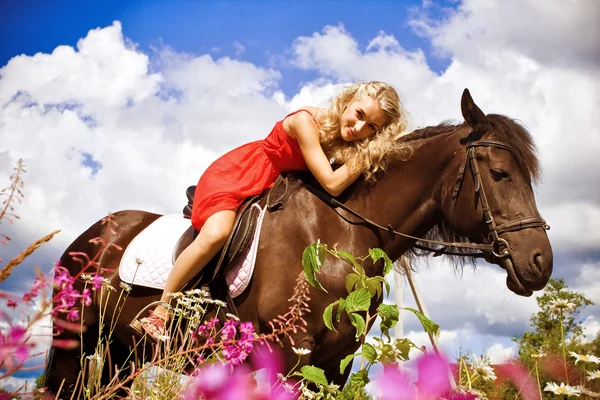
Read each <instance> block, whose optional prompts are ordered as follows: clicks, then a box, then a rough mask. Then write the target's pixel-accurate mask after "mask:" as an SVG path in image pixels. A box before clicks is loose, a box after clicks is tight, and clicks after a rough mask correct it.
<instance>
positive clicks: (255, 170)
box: [140, 82, 405, 338]
mask: <svg viewBox="0 0 600 400" xmlns="http://www.w3.org/2000/svg"><path fill="white" fill-rule="evenodd" d="M404 121H405V113H404V110H403V109H402V105H401V103H400V99H399V97H398V94H397V92H396V90H395V89H394V88H393V87H391V86H390V85H388V84H386V83H383V82H368V83H355V84H353V85H350V86H348V87H346V88H344V89H343V90H342V92H341V93H340V94H338V95H337V96H336V97H334V98H333V99H332V100H331V102H330V106H329V108H327V109H324V108H316V107H303V108H301V109H299V110H297V111H295V112H293V113H291V114H289V115H288V116H286V117H285V118H284V119H283V120H281V121H279V122H277V123H276V124H275V127H274V128H273V130H272V131H271V133H270V134H269V136H268V137H267V138H266V139H265V140H260V141H257V142H252V143H248V144H246V145H244V146H241V147H238V148H237V149H235V150H232V151H231V152H229V153H227V154H225V155H224V156H222V157H221V158H219V159H218V160H216V161H215V162H214V163H213V164H211V165H210V166H209V167H208V168H207V169H206V171H205V172H204V174H203V175H202V177H201V178H200V181H199V182H198V185H197V187H196V192H195V197H194V203H193V207H192V225H193V226H194V227H195V228H196V229H197V230H198V231H199V234H198V236H197V237H196V239H195V240H194V241H193V242H192V244H191V245H190V246H189V247H187V248H186V249H185V250H184V251H183V252H182V253H181V255H180V256H179V258H178V259H177V261H176V262H175V265H174V267H173V270H172V271H171V274H170V275H169V278H168V279H167V282H166V283H165V289H164V292H163V294H162V296H161V301H163V302H165V303H168V302H169V300H170V299H169V293H172V292H177V291H179V290H181V288H182V287H183V286H184V285H185V284H186V283H187V282H188V281H189V280H190V279H192V278H193V277H194V276H195V275H196V274H198V272H200V271H201V270H202V269H203V268H204V267H205V266H206V264H207V263H208V262H209V261H210V260H211V259H212V258H213V257H214V256H215V255H216V254H217V253H218V252H219V250H220V249H221V247H222V246H223V245H224V244H225V241H226V240H227V238H228V237H229V234H230V233H231V231H232V229H233V224H234V221H235V217H236V212H237V209H238V207H239V206H240V204H241V203H242V202H243V201H244V199H245V198H247V197H249V196H253V195H255V194H259V193H261V192H262V191H263V190H265V189H268V188H270V187H271V186H273V184H274V182H275V180H276V179H277V177H278V176H279V174H280V173H281V172H284V171H291V170H303V169H308V170H310V172H311V173H312V174H313V175H314V176H315V178H316V179H317V181H318V182H319V183H320V184H321V186H322V187H323V188H324V189H325V190H326V191H327V192H329V193H330V194H331V195H332V196H338V195H339V194H340V193H342V192H343V191H344V190H345V189H346V188H347V187H348V186H350V185H351V184H352V183H353V182H354V181H355V180H356V179H357V178H358V177H359V176H360V175H361V174H362V175H364V176H365V179H367V180H374V174H375V173H376V172H377V171H380V170H383V169H384V168H385V164H386V160H387V159H388V157H387V156H389V155H390V153H395V152H396V151H397V150H399V148H398V144H397V143H396V140H395V139H396V138H397V137H398V136H399V135H400V134H401V133H402V131H403V130H404V128H405V125H404ZM330 158H334V159H335V161H336V164H342V165H341V166H340V167H339V168H337V169H335V170H334V169H333V168H332V166H331V164H330V162H329V160H330ZM166 320H167V311H166V309H165V308H164V307H162V306H158V307H157V308H156V309H155V310H154V311H152V312H151V313H150V316H149V317H147V318H143V319H142V320H141V321H140V322H141V324H142V327H143V328H144V330H145V331H146V332H147V333H149V334H150V335H152V336H154V337H155V338H160V337H162V336H164V334H165V322H166Z"/></svg>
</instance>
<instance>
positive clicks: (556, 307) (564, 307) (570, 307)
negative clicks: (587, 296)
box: [548, 299, 577, 313]
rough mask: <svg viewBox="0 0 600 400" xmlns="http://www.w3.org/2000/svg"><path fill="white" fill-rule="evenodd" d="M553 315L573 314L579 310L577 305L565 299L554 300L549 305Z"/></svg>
mask: <svg viewBox="0 0 600 400" xmlns="http://www.w3.org/2000/svg"><path fill="white" fill-rule="evenodd" d="M548 304H549V305H550V307H551V310H552V312H553V313H559V312H562V311H567V312H573V311H575V309H576V308H577V305H576V304H575V303H569V302H568V301H567V300H565V299H552V300H550V302H549V303H548Z"/></svg>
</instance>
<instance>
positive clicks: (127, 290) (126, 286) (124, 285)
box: [119, 282, 131, 292]
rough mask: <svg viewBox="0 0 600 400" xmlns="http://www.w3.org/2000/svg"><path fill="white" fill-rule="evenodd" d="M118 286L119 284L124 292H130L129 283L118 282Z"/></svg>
mask: <svg viewBox="0 0 600 400" xmlns="http://www.w3.org/2000/svg"><path fill="white" fill-rule="evenodd" d="M119 286H121V289H123V290H124V291H126V292H131V285H129V284H127V283H125V282H121V283H119Z"/></svg>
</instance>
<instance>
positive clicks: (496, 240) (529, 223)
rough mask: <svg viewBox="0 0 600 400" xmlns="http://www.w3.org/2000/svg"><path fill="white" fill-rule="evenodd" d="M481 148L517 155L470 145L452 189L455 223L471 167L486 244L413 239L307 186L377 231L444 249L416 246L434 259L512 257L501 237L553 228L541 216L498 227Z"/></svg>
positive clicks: (500, 146)
mask: <svg viewBox="0 0 600 400" xmlns="http://www.w3.org/2000/svg"><path fill="white" fill-rule="evenodd" d="M477 147H494V148H498V149H502V150H507V151H510V152H511V153H512V154H513V156H514V152H513V151H512V149H511V148H510V147H509V146H507V145H506V144H504V143H501V142H497V141H493V140H480V141H476V142H472V143H469V144H468V145H467V153H466V157H465V160H464V162H463V163H462V166H461V167H460V168H459V170H458V175H457V178H456V183H455V185H454V189H453V190H452V204H451V208H450V219H451V220H453V216H454V209H455V208H456V202H457V199H458V195H459V193H460V190H461V188H462V183H463V181H464V179H465V172H466V168H467V164H468V165H469V166H470V167H471V168H470V170H471V175H472V177H473V182H474V184H475V193H476V194H478V195H479V203H480V204H481V209H482V210H483V218H484V220H485V223H486V224H487V226H488V231H489V232H488V236H487V238H486V240H485V241H484V243H463V242H442V241H437V240H429V239H425V238H420V237H416V236H411V235H408V234H406V233H402V232H398V231H396V230H394V229H393V228H392V226H391V225H388V226H387V228H386V227H384V226H382V225H379V224H377V223H376V222H373V221H371V220H370V219H368V218H366V217H364V216H362V215H361V214H360V213H358V212H356V211H354V210H352V209H351V208H349V207H347V206H346V205H344V204H342V203H340V202H339V201H338V200H336V199H335V198H333V197H332V196H331V195H329V194H328V193H325V192H323V191H322V190H320V189H318V188H316V187H314V186H312V185H309V184H306V185H305V186H306V188H307V189H308V190H309V191H310V192H312V193H313V194H315V195H316V196H318V197H319V198H320V199H321V200H323V201H325V202H326V203H328V204H329V205H330V206H331V207H334V208H341V209H343V210H344V211H346V212H348V213H350V214H352V215H353V216H355V217H357V218H359V219H360V220H361V221H363V222H364V223H365V224H366V225H368V226H372V227H374V228H377V229H380V230H382V231H387V232H388V233H389V234H390V236H392V237H394V236H402V237H405V238H408V239H414V240H417V241H419V242H421V243H428V244H433V245H438V246H442V247H441V248H432V247H429V246H423V245H420V244H415V245H414V247H416V248H418V249H421V250H426V251H430V252H433V253H434V256H438V255H442V254H446V255H458V256H466V255H468V256H470V257H479V258H482V257H485V256H486V253H490V254H492V255H493V256H494V257H496V258H500V259H502V258H505V257H509V256H510V246H509V245H508V242H507V241H506V240H505V239H503V238H501V237H500V235H502V234H503V233H506V232H514V231H518V230H521V229H528V228H542V229H544V230H548V229H550V226H549V225H548V224H546V221H544V220H543V219H542V218H540V217H525V218H519V219H516V220H513V221H509V222H506V223H504V224H500V225H496V222H495V221H494V217H493V215H492V213H491V210H490V206H489V203H488V200H487V196H486V195H485V190H484V189H483V185H482V182H481V173H480V172H479V166H478V164H477V158H476V155H475V149H476V148H477ZM448 248H457V249H467V250H480V251H481V253H475V254H467V253H460V252H453V251H449V250H448Z"/></svg>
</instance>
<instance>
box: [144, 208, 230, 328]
mask: <svg viewBox="0 0 600 400" xmlns="http://www.w3.org/2000/svg"><path fill="white" fill-rule="evenodd" d="M236 212H237V209H235V210H224V211H219V212H217V213H215V214H213V215H211V216H210V217H208V219H207V220H206V222H205V223H204V225H203V226H202V229H200V233H199V234H198V236H197V237H196V239H194V241H193V242H192V243H191V244H190V245H189V246H188V247H187V248H186V249H185V250H184V251H183V252H181V254H180V255H179V257H178V258H177V261H175V265H174V266H173V270H171V273H170V274H169V277H168V278H167V282H165V289H164V291H163V294H162V296H161V298H160V299H161V300H162V301H164V302H165V303H169V301H170V298H169V293H172V292H178V291H179V290H181V288H182V287H183V286H184V285H185V284H186V283H187V282H189V281H190V280H191V279H192V278H193V277H194V276H196V274H197V273H198V272H200V271H202V269H203V268H204V267H205V266H206V264H208V262H209V261H210V260H212V258H213V257H214V256H215V255H216V254H217V253H218V252H219V250H220V249H221V248H222V247H223V245H224V244H225V242H226V241H227V238H228V237H229V234H230V233H231V231H232V229H233V224H234V222H235V216H236ZM154 314H157V315H158V316H161V317H164V316H165V314H166V310H165V309H164V308H163V307H161V306H159V307H157V308H156V309H155V310H154Z"/></svg>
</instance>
